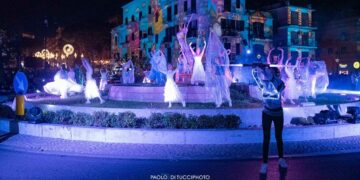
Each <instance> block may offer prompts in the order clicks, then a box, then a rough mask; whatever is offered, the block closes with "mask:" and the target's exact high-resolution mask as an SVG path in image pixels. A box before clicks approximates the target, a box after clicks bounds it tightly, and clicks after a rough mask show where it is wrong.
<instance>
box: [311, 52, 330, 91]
mask: <svg viewBox="0 0 360 180" xmlns="http://www.w3.org/2000/svg"><path fill="white" fill-rule="evenodd" d="M308 62H309V76H310V78H309V79H310V83H311V96H312V97H313V98H316V95H317V94H319V93H324V92H326V90H327V87H328V86H329V76H328V73H327V70H326V65H325V62H324V61H311V59H310V58H308Z"/></svg>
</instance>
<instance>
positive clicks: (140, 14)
mask: <svg viewBox="0 0 360 180" xmlns="http://www.w3.org/2000/svg"><path fill="white" fill-rule="evenodd" d="M141 18H142V12H141V11H140V12H139V21H140V20H141Z"/></svg>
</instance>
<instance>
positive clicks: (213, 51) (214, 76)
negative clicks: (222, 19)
mask: <svg viewBox="0 0 360 180" xmlns="http://www.w3.org/2000/svg"><path fill="white" fill-rule="evenodd" d="M220 37H221V27H220V25H218V24H214V25H213V27H212V28H211V29H210V34H209V39H208V42H209V43H208V46H207V49H206V82H205V87H206V88H207V89H208V90H210V91H211V92H212V98H213V99H212V100H213V101H214V102H215V105H216V107H220V106H221V104H222V103H223V102H224V101H227V102H228V103H229V106H230V107H231V106H232V101H231V98H230V85H231V82H232V75H231V71H230V68H229V65H230V59H229V54H230V53H231V51H230V50H229V49H225V47H224V45H223V43H222V42H221V40H220Z"/></svg>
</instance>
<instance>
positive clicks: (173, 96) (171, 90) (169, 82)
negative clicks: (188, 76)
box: [160, 64, 186, 108]
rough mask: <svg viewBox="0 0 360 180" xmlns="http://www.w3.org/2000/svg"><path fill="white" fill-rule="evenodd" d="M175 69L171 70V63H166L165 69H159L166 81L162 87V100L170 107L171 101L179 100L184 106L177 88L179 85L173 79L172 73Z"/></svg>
mask: <svg viewBox="0 0 360 180" xmlns="http://www.w3.org/2000/svg"><path fill="white" fill-rule="evenodd" d="M176 71H177V69H175V70H173V66H172V65H171V64H169V65H168V69H167V71H160V72H161V73H164V74H165V75H166V83H165V87H164V102H168V103H169V108H171V107H172V103H174V102H181V104H182V106H183V107H185V106H186V104H185V101H184V98H183V96H182V94H181V92H180V90H179V87H178V86H177V84H176V83H175V81H174V74H175V73H176Z"/></svg>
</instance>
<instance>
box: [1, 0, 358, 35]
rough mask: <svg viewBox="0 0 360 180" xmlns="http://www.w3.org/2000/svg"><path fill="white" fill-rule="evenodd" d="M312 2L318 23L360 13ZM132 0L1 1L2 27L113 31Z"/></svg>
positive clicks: (346, 3) (257, 0) (348, 5)
mask: <svg viewBox="0 0 360 180" xmlns="http://www.w3.org/2000/svg"><path fill="white" fill-rule="evenodd" d="M278 1H279V0H247V6H248V8H251V9H260V8H261V7H263V6H264V5H266V4H271V3H273V2H278ZM299 1H300V2H304V1H308V2H311V3H312V4H313V8H315V9H316V10H317V11H316V14H315V19H314V20H315V22H317V23H318V24H319V23H321V21H328V20H331V19H330V18H332V17H349V16H359V15H360V2H359V1H354V0H341V1H339V0H304V1H301V0H297V1H295V2H299ZM128 2H130V0H1V2H0V27H2V28H6V29H9V30H13V31H15V30H16V31H20V32H31V33H34V34H41V33H42V32H43V29H44V19H45V18H47V19H48V22H49V29H50V30H49V31H50V33H51V32H54V31H55V28H56V27H57V26H65V27H69V26H77V27H86V28H88V29H92V30H98V31H103V32H104V33H106V34H109V32H110V29H111V28H112V27H113V26H116V23H115V24H109V23H108V22H109V19H110V18H112V17H115V16H118V19H121V18H120V17H121V6H122V5H124V4H126V3H128Z"/></svg>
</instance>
